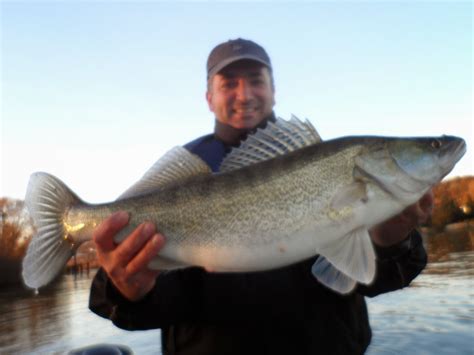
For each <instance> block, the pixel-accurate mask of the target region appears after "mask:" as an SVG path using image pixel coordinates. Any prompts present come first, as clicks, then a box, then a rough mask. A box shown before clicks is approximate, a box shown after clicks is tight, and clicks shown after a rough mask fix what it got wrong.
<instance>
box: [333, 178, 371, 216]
mask: <svg viewBox="0 0 474 355" xmlns="http://www.w3.org/2000/svg"><path fill="white" fill-rule="evenodd" d="M367 200H368V197H367V185H366V184H365V183H363V182H353V183H352V184H349V185H347V186H344V187H342V188H341V189H340V190H339V191H338V192H337V193H336V194H335V195H334V197H333V199H332V201H331V208H332V209H334V210H341V209H342V208H344V207H347V206H352V205H354V204H355V203H360V202H367Z"/></svg>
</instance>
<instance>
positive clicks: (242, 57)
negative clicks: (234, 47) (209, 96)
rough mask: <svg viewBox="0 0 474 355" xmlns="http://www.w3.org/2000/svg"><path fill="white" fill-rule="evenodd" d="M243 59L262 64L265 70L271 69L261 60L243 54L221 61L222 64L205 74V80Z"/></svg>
mask: <svg viewBox="0 0 474 355" xmlns="http://www.w3.org/2000/svg"><path fill="white" fill-rule="evenodd" d="M244 59H247V60H253V61H255V62H259V63H262V64H263V65H265V66H266V67H267V68H271V65H270V63H268V62H266V61H264V60H262V59H261V58H258V57H257V56H254V55H250V54H247V55H245V54H244V55H238V56H235V57H230V58H227V59H226V60H223V61H222V62H220V63H219V64H218V65H216V66H215V67H214V68H212V69H211V70H210V71H209V72H208V73H207V78H208V79H209V78H212V77H213V76H214V75H216V74H217V73H218V72H220V71H221V70H222V69H224V68H225V67H226V66H228V65H229V64H232V63H234V62H237V61H239V60H244Z"/></svg>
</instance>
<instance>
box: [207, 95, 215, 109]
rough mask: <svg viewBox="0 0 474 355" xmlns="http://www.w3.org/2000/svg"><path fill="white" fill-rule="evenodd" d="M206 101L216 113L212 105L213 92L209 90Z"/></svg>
mask: <svg viewBox="0 0 474 355" xmlns="http://www.w3.org/2000/svg"><path fill="white" fill-rule="evenodd" d="M206 101H207V106H208V107H209V110H211V111H212V112H214V105H213V104H212V92H210V91H209V90H207V91H206Z"/></svg>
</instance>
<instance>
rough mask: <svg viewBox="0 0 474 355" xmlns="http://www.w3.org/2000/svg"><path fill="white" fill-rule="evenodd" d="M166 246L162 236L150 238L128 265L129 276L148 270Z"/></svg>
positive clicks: (156, 235)
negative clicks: (152, 261)
mask: <svg viewBox="0 0 474 355" xmlns="http://www.w3.org/2000/svg"><path fill="white" fill-rule="evenodd" d="M164 244H165V239H164V237H163V236H162V235H161V234H155V235H154V236H153V237H152V238H150V239H149V240H148V242H147V243H146V244H145V246H144V247H143V248H142V249H141V250H140V251H139V253H138V254H137V255H135V257H134V258H133V259H132V260H131V261H130V262H129V263H128V265H127V268H126V272H127V274H128V275H133V274H135V273H138V272H141V271H143V270H148V269H147V267H148V264H149V263H150V261H151V260H152V259H153V257H155V256H156V254H158V252H159V251H160V249H161V248H162V247H163V245H164Z"/></svg>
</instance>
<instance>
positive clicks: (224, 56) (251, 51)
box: [207, 38, 272, 79]
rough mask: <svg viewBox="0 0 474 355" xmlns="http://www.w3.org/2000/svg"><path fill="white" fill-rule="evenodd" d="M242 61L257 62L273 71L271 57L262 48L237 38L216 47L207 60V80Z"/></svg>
mask: <svg viewBox="0 0 474 355" xmlns="http://www.w3.org/2000/svg"><path fill="white" fill-rule="evenodd" d="M242 59H250V60H255V61H257V62H260V63H262V64H264V65H266V66H267V67H268V68H269V69H270V70H271V69H272V65H271V63H270V57H269V56H268V54H267V52H265V49H263V47H262V46H260V45H258V44H257V43H255V42H253V41H250V40H247V39H242V38H237V39H231V40H229V41H227V42H224V43H221V44H218V45H217V46H216V47H214V49H213V50H212V51H211V53H210V54H209V57H208V58H207V78H208V79H209V78H211V77H212V76H213V75H215V74H216V73H218V72H219V71H220V70H222V69H223V68H224V67H226V66H228V65H229V64H231V63H233V62H236V61H238V60H242Z"/></svg>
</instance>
